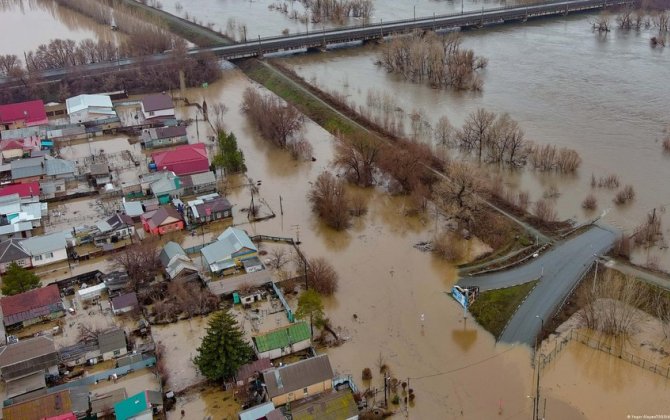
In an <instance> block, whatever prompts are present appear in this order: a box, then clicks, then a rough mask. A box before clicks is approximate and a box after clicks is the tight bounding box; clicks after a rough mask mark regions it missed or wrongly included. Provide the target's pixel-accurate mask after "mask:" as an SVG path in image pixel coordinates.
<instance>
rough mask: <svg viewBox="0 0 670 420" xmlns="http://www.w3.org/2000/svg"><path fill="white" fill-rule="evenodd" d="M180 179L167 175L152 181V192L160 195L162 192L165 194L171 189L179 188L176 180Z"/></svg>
mask: <svg viewBox="0 0 670 420" xmlns="http://www.w3.org/2000/svg"><path fill="white" fill-rule="evenodd" d="M176 179H178V177H176V176H175V177H165V178H161V179H158V180H156V181H154V182H152V183H151V192H153V193H154V195H160V194H165V193H169V192H171V191H175V190H178V189H179V187H177V185H176V183H175V180H176Z"/></svg>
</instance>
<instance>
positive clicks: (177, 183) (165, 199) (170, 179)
mask: <svg viewBox="0 0 670 420" xmlns="http://www.w3.org/2000/svg"><path fill="white" fill-rule="evenodd" d="M140 182H141V186H142V189H143V190H145V191H147V195H148V194H151V195H153V196H154V197H155V198H156V199H157V200H158V202H159V203H160V204H167V203H169V202H170V200H172V199H173V198H179V197H181V195H182V194H183V193H184V189H183V188H182V185H181V179H180V178H179V177H178V176H177V175H175V173H174V172H172V171H160V172H153V173H149V174H145V175H142V176H141V177H140Z"/></svg>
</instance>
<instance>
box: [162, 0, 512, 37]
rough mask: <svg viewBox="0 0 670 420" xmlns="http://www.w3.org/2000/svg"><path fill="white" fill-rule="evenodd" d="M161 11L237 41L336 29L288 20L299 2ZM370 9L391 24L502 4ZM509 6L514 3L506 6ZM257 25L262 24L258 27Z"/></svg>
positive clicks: (174, 0)
mask: <svg viewBox="0 0 670 420" xmlns="http://www.w3.org/2000/svg"><path fill="white" fill-rule="evenodd" d="M161 3H162V4H163V10H165V11H166V12H169V13H172V14H174V15H176V16H179V17H187V16H189V17H195V18H196V19H197V20H198V21H199V23H201V24H202V25H208V24H212V25H213V28H214V30H217V31H221V32H226V31H228V33H229V34H231V35H233V36H235V37H236V39H238V40H240V39H243V38H244V30H243V29H242V27H243V26H246V37H247V39H255V38H258V36H261V37H267V36H277V35H281V33H282V31H284V30H288V31H289V33H292V34H294V33H304V32H306V31H307V32H313V31H319V30H323V28H332V27H336V26H339V25H338V24H335V23H329V22H319V23H312V22H307V23H305V22H300V21H299V19H291V18H290V17H289V16H292V15H293V13H294V12H295V13H296V14H297V15H298V16H300V15H304V14H305V7H304V4H303V3H302V2H299V1H283V0H262V1H241V0H225V1H217V0H188V1H184V0H181V1H180V0H163V1H161ZM372 3H373V5H374V9H373V11H372V16H371V18H370V19H369V21H370V22H380V21H382V22H383V21H391V20H399V19H412V18H413V17H414V15H415V14H416V17H427V16H433V14H434V13H435V14H438V15H439V14H448V13H460V12H461V9H463V10H465V11H468V10H481V8H482V7H484V8H485V9H486V8H492V7H501V4H503V3H504V2H497V1H490V0H485V1H479V0H465V1H457V0H447V1H434V0H417V1H413V2H402V1H389V0H373V2H372ZM506 3H507V4H512V3H514V2H506ZM284 4H286V7H287V13H286V14H284V13H281V12H279V11H278V10H271V7H274V8H276V7H277V6H279V7H282V6H283V5H284ZM258 22H263V24H262V25H259V24H258ZM364 23H365V21H364V20H363V19H360V18H349V19H346V20H345V21H344V22H342V24H344V25H362V24H364Z"/></svg>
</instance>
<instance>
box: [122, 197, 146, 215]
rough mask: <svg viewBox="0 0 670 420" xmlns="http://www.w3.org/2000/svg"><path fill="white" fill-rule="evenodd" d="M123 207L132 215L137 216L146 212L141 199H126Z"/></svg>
mask: <svg viewBox="0 0 670 420" xmlns="http://www.w3.org/2000/svg"><path fill="white" fill-rule="evenodd" d="M123 209H124V210H125V211H126V214H127V215H128V216H130V217H137V216H141V215H142V214H144V209H143V208H142V203H141V202H139V201H124V202H123Z"/></svg>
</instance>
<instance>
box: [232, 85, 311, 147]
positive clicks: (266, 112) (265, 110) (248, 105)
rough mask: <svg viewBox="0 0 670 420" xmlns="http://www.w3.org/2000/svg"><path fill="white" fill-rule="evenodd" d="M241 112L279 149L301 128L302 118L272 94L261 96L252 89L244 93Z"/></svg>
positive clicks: (294, 109)
mask: <svg viewBox="0 0 670 420" xmlns="http://www.w3.org/2000/svg"><path fill="white" fill-rule="evenodd" d="M242 110H243V111H244V112H245V113H246V114H247V115H248V116H249V119H250V120H251V122H252V123H253V124H254V125H255V126H256V128H258V130H259V131H260V132H261V134H262V135H263V136H264V137H265V138H267V139H268V140H270V141H272V142H273V143H275V144H276V145H277V146H279V147H281V148H286V147H287V146H288V142H289V139H290V138H292V137H293V136H295V135H296V134H297V133H298V132H299V131H300V130H301V129H302V127H303V124H304V121H305V119H304V116H303V115H302V114H301V113H300V112H299V111H298V110H297V109H296V108H295V107H294V106H293V105H290V104H286V103H283V102H282V101H281V100H280V99H279V98H277V97H276V96H274V95H272V94H266V95H262V94H260V93H258V92H257V91H256V90H255V89H253V88H250V87H249V88H247V89H246V90H245V91H244V96H243V102H242Z"/></svg>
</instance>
